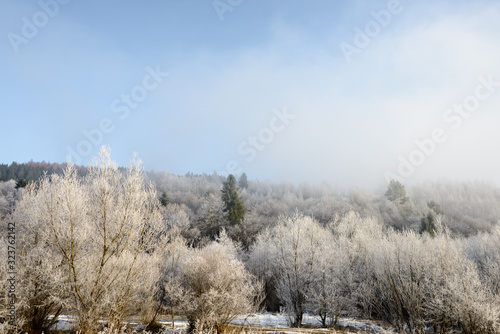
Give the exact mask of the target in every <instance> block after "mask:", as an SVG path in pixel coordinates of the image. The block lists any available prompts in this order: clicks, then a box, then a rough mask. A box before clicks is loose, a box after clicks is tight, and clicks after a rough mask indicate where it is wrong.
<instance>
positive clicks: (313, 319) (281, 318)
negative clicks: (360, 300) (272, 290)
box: [50, 313, 383, 334]
mask: <svg viewBox="0 0 500 334" xmlns="http://www.w3.org/2000/svg"><path fill="white" fill-rule="evenodd" d="M159 323H160V324H162V325H164V326H166V327H172V322H171V321H170V320H166V318H165V320H163V319H160V321H159ZM231 323H232V324H234V325H246V326H253V327H274V328H290V318H289V317H288V316H287V315H285V314H276V313H253V314H247V315H241V316H238V317H236V318H235V319H234V320H233V321H232V322H231ZM302 323H303V324H304V325H314V326H318V327H319V326H320V325H321V320H320V318H319V317H318V316H312V315H308V314H304V317H303V321H302ZM130 324H131V325H135V327H134V329H135V330H137V331H140V330H143V329H144V328H145V326H144V325H139V324H138V323H137V322H135V323H134V322H131V323H130ZM174 324H175V332H176V333H179V332H185V331H186V330H187V328H188V322H187V321H185V320H175V323H174ZM75 325H76V319H75V317H73V316H68V315H60V316H59V317H58V318H57V321H56V323H55V324H54V325H53V326H52V327H51V328H50V329H52V330H61V331H70V330H72V329H73V328H74V327H75ZM337 325H338V326H340V327H345V328H347V327H350V328H356V330H359V331H370V332H376V333H378V332H380V331H382V329H383V328H382V326H380V325H378V324H376V323H373V322H370V321H363V320H358V319H354V318H340V319H339V321H338V323H337ZM280 332H281V331H280ZM292 333H295V332H290V334H292Z"/></svg>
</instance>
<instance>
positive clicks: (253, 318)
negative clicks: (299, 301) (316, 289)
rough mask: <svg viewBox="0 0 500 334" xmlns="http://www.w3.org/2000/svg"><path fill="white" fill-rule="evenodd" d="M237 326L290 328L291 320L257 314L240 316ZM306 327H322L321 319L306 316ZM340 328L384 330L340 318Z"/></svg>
mask: <svg viewBox="0 0 500 334" xmlns="http://www.w3.org/2000/svg"><path fill="white" fill-rule="evenodd" d="M232 323H233V324H235V325H248V326H255V327H280V328H290V318H289V317H288V316H287V315H284V314H276V313H257V314H249V315H244V316H238V317H236V318H235V319H234V320H233V321H232ZM302 323H303V324H304V325H314V326H320V325H321V319H320V318H319V317H318V316H312V315H308V314H304V317H303V319H302ZM337 325H338V326H340V327H353V328H356V329H357V330H363V331H375V332H380V331H381V330H382V329H383V328H382V327H381V326H380V325H378V324H376V323H372V322H369V321H363V320H357V319H354V318H340V319H339V321H338V323H337Z"/></svg>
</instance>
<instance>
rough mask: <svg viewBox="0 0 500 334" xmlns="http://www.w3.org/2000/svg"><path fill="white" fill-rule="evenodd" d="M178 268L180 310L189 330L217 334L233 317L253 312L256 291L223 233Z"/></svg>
mask: <svg viewBox="0 0 500 334" xmlns="http://www.w3.org/2000/svg"><path fill="white" fill-rule="evenodd" d="M180 268H181V273H180V275H181V277H180V282H181V288H182V289H183V292H184V296H183V302H182V303H181V308H182V310H183V312H184V313H185V314H186V315H187V317H188V320H189V324H190V328H191V329H192V330H195V329H196V330H197V331H199V332H203V331H205V330H208V331H214V332H216V333H220V332H222V331H223V330H224V329H225V327H226V326H227V324H228V323H229V322H230V321H231V320H232V319H234V318H235V317H236V316H237V315H240V314H245V313H248V312H250V311H251V310H252V309H253V308H254V306H255V303H254V302H255V297H256V296H258V294H259V291H260V288H259V286H258V284H257V283H256V281H255V279H254V277H253V276H252V275H250V274H249V273H248V272H247V271H246V269H245V267H244V265H243V263H242V262H241V261H240V260H239V259H238V258H237V249H236V247H235V246H234V244H233V243H232V241H231V240H230V239H229V238H228V237H227V235H226V234H225V232H223V233H222V235H221V237H220V239H219V240H218V241H214V242H212V243H210V244H208V245H207V246H205V247H203V248H198V249H191V250H189V252H187V253H186V255H185V256H184V257H183V259H182V265H181V266H180Z"/></svg>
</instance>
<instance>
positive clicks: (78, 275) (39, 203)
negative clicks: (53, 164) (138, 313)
mask: <svg viewBox="0 0 500 334" xmlns="http://www.w3.org/2000/svg"><path fill="white" fill-rule="evenodd" d="M24 201H25V207H24V214H25V222H29V223H30V224H33V225H35V226H38V227H39V231H40V235H39V238H41V240H46V243H45V245H44V248H43V249H44V250H45V251H46V252H47V254H56V256H55V257H54V259H53V260H54V261H56V263H55V264H54V265H56V264H58V263H59V262H60V263H61V266H62V268H63V270H64V280H65V282H67V284H66V286H65V287H66V289H67V290H66V291H61V292H60V295H64V294H65V293H68V294H70V295H71V300H72V304H71V306H72V307H73V308H75V309H76V310H77V314H78V328H79V329H80V330H82V331H84V332H85V333H92V332H95V331H96V327H95V324H96V320H97V319H98V318H101V317H102V318H107V319H108V322H109V323H110V324H113V325H115V328H119V326H120V322H121V319H122V318H123V316H125V315H126V314H128V313H129V312H131V311H132V309H133V307H134V306H133V305H134V304H135V303H134V302H135V301H136V300H137V298H138V296H139V292H140V291H141V287H142V286H143V285H144V284H147V283H145V282H148V281H149V280H151V279H152V275H150V270H151V268H154V266H153V265H152V261H153V260H154V259H155V257H154V251H155V247H154V246H155V243H156V242H158V236H159V235H160V234H161V229H162V227H161V216H160V214H159V211H158V199H157V195H156V191H155V190H154V189H153V188H152V187H151V186H148V185H146V184H145V183H144V181H143V176H142V169H141V168H140V162H139V161H138V160H136V159H134V161H133V162H132V165H131V167H129V168H128V169H127V170H126V172H124V173H121V172H120V171H119V170H118V168H117V167H116V165H115V164H114V163H113V162H112V161H111V160H110V154H109V149H107V148H104V147H103V148H102V149H101V153H100V156H99V159H98V160H96V161H95V162H94V164H93V165H92V166H91V167H90V169H89V174H88V175H87V177H85V178H84V179H83V180H82V179H80V178H78V177H77V173H76V169H74V168H73V167H72V166H68V168H67V169H66V171H65V173H64V175H63V176H57V175H52V176H51V177H48V176H45V177H44V178H42V179H41V180H40V182H39V183H38V185H37V186H36V187H32V188H31V189H30V191H29V192H28V193H27V194H26V196H25V198H24Z"/></svg>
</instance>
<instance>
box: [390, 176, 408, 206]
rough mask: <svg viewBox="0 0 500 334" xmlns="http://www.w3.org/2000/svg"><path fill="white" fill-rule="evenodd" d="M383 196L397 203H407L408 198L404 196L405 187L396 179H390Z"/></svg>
mask: <svg viewBox="0 0 500 334" xmlns="http://www.w3.org/2000/svg"><path fill="white" fill-rule="evenodd" d="M385 197H387V199H388V200H389V201H391V202H398V203H399V204H405V203H407V202H408V201H409V200H410V198H409V197H408V196H406V189H405V186H404V185H403V184H401V182H399V181H396V180H391V182H390V183H389V186H388V187H387V191H386V192H385Z"/></svg>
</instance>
